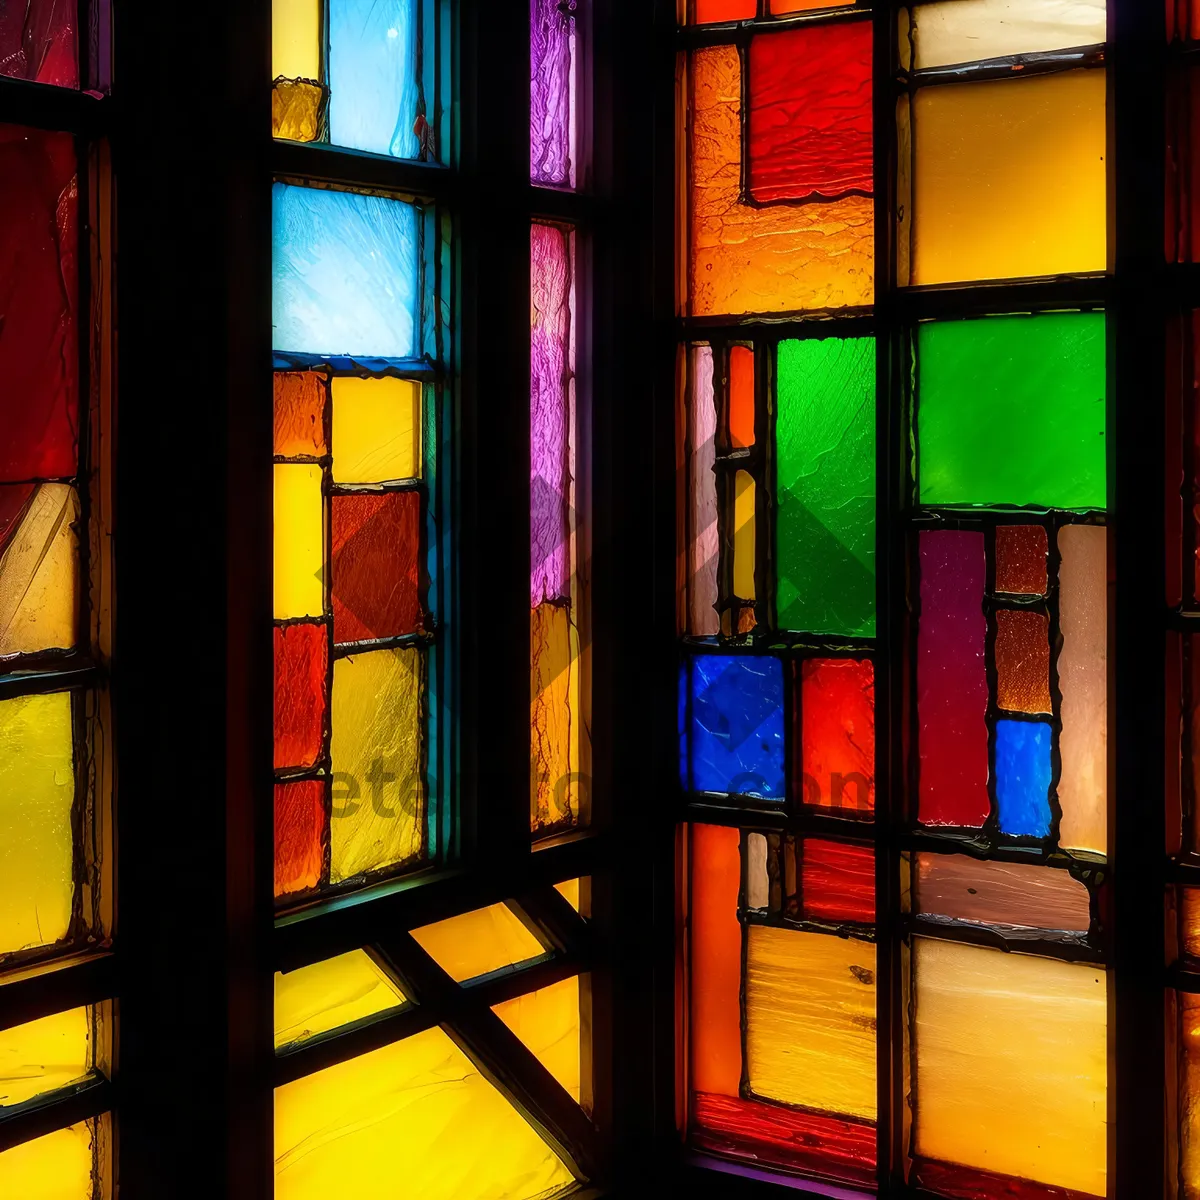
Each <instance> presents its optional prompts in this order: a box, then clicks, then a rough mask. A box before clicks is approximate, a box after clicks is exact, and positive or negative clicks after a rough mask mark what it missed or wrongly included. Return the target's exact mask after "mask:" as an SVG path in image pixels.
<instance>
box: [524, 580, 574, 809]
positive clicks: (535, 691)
mask: <svg viewBox="0 0 1200 1200" xmlns="http://www.w3.org/2000/svg"><path fill="white" fill-rule="evenodd" d="M529 622H530V630H529V634H530V649H531V658H530V680H529V690H530V703H529V725H530V739H529V758H530V762H529V787H530V821H531V824H532V827H533V829H534V831H535V832H536V831H539V830H541V829H545V828H552V827H555V826H566V825H573V824H576V823H577V822H578V820H579V772H580V727H581V724H582V715H581V713H580V692H579V653H580V649H579V631H578V629H576V627H575V624H574V622H572V620H571V610H570V609H569V608H567V607H566V606H565V605H562V604H551V603H550V602H549V601H547V602H546V603H544V604H539V605H538V606H537V608H535V609H533V610H532V612H531V613H530V617H529Z"/></svg>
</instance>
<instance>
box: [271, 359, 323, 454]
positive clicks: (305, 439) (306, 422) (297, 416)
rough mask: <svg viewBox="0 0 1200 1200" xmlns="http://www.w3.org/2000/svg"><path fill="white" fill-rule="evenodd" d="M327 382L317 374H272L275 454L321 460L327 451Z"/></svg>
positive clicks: (277, 372)
mask: <svg viewBox="0 0 1200 1200" xmlns="http://www.w3.org/2000/svg"><path fill="white" fill-rule="evenodd" d="M328 400H329V381H328V380H327V379H326V378H325V377H324V375H320V374H318V373H317V372H316V371H276V372H275V454H276V456H277V457H279V458H321V457H322V456H323V455H325V454H327V453H328V452H329V450H328V446H327V444H326V442H327V437H326V432H325V422H326V408H327V403H328Z"/></svg>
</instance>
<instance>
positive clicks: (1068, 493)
mask: <svg viewBox="0 0 1200 1200" xmlns="http://www.w3.org/2000/svg"><path fill="white" fill-rule="evenodd" d="M1105 354H1106V350H1105V318H1104V314H1103V313H1043V314H1039V315H1037V316H1032V317H1030V316H1013V317H984V318H981V319H978V320H967V321H930V322H925V323H923V324H922V325H921V326H920V327H919V329H918V334H917V368H916V372H917V384H916V386H917V442H918V479H919V490H920V502H921V503H922V504H927V505H939V504H947V505H973V504H974V505H982V504H1002V505H1037V506H1045V507H1047V508H1061V509H1103V508H1104V506H1105V503H1106V483H1105V478H1106V476H1105V472H1106V467H1105V411H1104V409H1105V394H1106V383H1105Z"/></svg>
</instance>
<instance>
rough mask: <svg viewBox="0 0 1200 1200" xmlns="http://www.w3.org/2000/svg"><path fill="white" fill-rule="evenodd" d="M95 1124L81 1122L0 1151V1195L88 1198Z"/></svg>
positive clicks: (31, 1199) (38, 1199)
mask: <svg viewBox="0 0 1200 1200" xmlns="http://www.w3.org/2000/svg"><path fill="white" fill-rule="evenodd" d="M102 1119H103V1118H102ZM97 1124H98V1122H95V1121H81V1122H80V1123H79V1124H78V1125H72V1126H70V1127H69V1128H67V1129H58V1130H55V1132H54V1133H48V1134H46V1135H45V1136H44V1137H40V1138H35V1139H34V1140H33V1141H31V1142H22V1143H21V1144H20V1145H18V1146H14V1147H13V1148H12V1149H11V1150H5V1151H3V1152H0V1195H3V1196H13V1197H17V1196H20V1197H21V1200H92V1197H93V1195H94V1194H95V1193H94V1192H93V1190H92V1175H93V1172H94V1170H95V1168H96V1148H97V1146H96V1143H97V1140H98V1138H97V1131H96V1125H97Z"/></svg>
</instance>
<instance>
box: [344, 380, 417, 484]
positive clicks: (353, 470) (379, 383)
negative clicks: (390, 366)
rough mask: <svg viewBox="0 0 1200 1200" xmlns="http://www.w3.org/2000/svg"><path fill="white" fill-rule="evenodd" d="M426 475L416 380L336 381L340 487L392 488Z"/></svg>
mask: <svg viewBox="0 0 1200 1200" xmlns="http://www.w3.org/2000/svg"><path fill="white" fill-rule="evenodd" d="M420 474H421V385H420V384H419V383H415V382H414V381H413V380H411V379H393V378H391V377H389V376H384V377H383V378H380V379H358V378H356V377H354V376H346V377H341V376H339V377H338V378H336V379H334V380H333V478H334V482H335V483H389V482H391V481H393V480H397V479H415V478H417V477H419V476H420Z"/></svg>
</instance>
